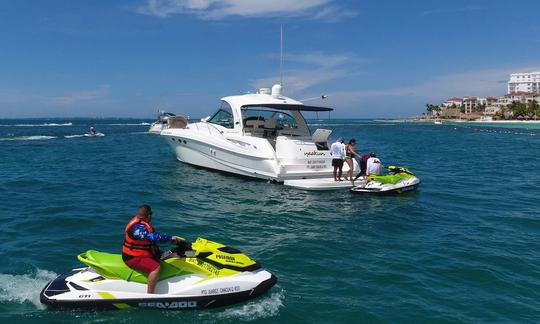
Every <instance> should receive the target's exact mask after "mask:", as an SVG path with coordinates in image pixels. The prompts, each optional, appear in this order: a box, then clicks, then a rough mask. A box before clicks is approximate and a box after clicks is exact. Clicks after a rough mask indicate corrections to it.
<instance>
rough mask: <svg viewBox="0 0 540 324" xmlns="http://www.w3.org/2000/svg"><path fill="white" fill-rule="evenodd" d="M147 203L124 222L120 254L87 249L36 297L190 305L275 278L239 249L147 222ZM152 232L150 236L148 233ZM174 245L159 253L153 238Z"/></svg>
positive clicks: (102, 304)
mask: <svg viewBox="0 0 540 324" xmlns="http://www.w3.org/2000/svg"><path fill="white" fill-rule="evenodd" d="M151 215H152V213H151V210H150V207H149V206H147V205H143V206H141V207H140V208H139V213H138V214H137V215H136V216H135V217H134V218H133V219H132V220H131V221H130V222H129V223H128V225H127V226H126V239H125V241H124V246H123V249H122V255H120V254H110V253H103V252H98V251H94V250H89V251H87V252H86V253H82V254H79V256H78V259H79V261H81V262H83V263H85V264H86V265H88V266H89V267H86V268H79V269H73V270H71V271H70V272H67V273H65V274H63V275H60V276H59V277H57V278H56V279H54V280H52V281H51V282H49V283H48V284H47V286H45V288H43V290H42V291H41V295H40V301H41V303H43V304H46V305H48V306H51V307H57V308H129V307H141V308H163V309H194V308H207V307H217V306H224V305H229V304H233V303H237V302H240V301H244V300H247V299H251V298H254V297H256V296H259V295H261V294H262V293H264V292H266V291H267V290H269V289H270V288H271V287H272V286H274V285H275V283H276V282H277V278H276V277H275V276H274V275H273V274H271V273H269V272H268V271H266V270H264V269H262V268H261V266H260V265H259V263H257V262H256V261H254V260H252V259H250V258H249V257H248V256H247V255H245V254H243V253H241V252H240V251H238V250H236V249H233V248H230V247H227V246H224V245H222V244H219V243H216V242H211V241H209V240H206V239H203V238H198V239H197V240H196V241H195V242H194V243H193V244H189V243H188V242H186V241H184V240H183V239H181V238H179V237H176V236H170V235H166V234H159V233H157V232H155V231H154V229H153V227H152V226H151V225H150V221H151ZM152 234H153V235H152ZM168 241H170V242H175V243H176V244H177V245H178V246H177V247H176V248H173V249H171V250H169V251H168V252H166V253H164V254H161V253H157V246H156V245H155V243H156V242H168Z"/></svg>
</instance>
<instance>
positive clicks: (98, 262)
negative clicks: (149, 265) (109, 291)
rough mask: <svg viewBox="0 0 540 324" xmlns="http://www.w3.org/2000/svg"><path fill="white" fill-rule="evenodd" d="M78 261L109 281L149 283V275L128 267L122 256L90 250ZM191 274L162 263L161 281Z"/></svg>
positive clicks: (79, 256)
mask: <svg viewBox="0 0 540 324" xmlns="http://www.w3.org/2000/svg"><path fill="white" fill-rule="evenodd" d="M77 259H79V261H81V262H83V263H85V264H87V265H88V266H90V267H91V268H92V269H94V271H96V272H97V273H99V274H100V275H102V276H103V277H105V278H107V279H119V280H126V281H133V282H138V283H144V284H145V283H147V275H146V274H145V273H142V272H139V271H137V270H133V269H131V268H130V267H128V266H127V265H126V264H125V263H124V261H123V260H122V256H121V255H120V254H112V253H105V252H99V251H95V250H88V251H86V252H85V253H81V254H79V255H78V256H77ZM189 273H190V272H189V271H185V270H183V269H179V268H177V267H175V266H173V265H171V264H169V263H167V262H161V272H160V275H159V280H164V279H167V278H171V277H174V276H182V275H186V274H189Z"/></svg>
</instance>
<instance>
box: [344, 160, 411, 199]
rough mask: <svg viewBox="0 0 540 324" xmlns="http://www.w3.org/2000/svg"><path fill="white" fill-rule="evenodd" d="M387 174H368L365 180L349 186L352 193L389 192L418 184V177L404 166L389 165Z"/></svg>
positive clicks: (399, 190)
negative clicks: (359, 183) (351, 186)
mask: <svg viewBox="0 0 540 324" xmlns="http://www.w3.org/2000/svg"><path fill="white" fill-rule="evenodd" d="M388 173H389V174H387V175H373V174H372V175H368V176H367V179H366V182H364V183H363V184H361V185H358V186H355V187H353V188H351V192H353V193H375V194H391V193H402V192H404V191H409V190H414V189H416V188H417V187H418V186H419V185H420V179H418V178H417V177H416V176H415V175H414V174H413V173H412V172H411V171H409V170H408V169H407V168H405V167H396V166H389V167H388Z"/></svg>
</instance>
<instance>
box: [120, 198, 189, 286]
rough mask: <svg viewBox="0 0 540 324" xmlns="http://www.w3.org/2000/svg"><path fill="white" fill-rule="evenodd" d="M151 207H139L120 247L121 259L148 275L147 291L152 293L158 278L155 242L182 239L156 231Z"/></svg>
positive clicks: (180, 240) (158, 267)
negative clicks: (152, 222)
mask: <svg viewBox="0 0 540 324" xmlns="http://www.w3.org/2000/svg"><path fill="white" fill-rule="evenodd" d="M151 221H152V209H151V208H150V206H148V205H142V206H140V207H139V210H138V212H137V215H135V216H134V217H133V218H132V219H131V221H129V223H128V224H127V226H126V229H125V237H124V245H123V247H122V260H124V263H125V264H126V265H127V266H128V267H130V268H132V269H134V270H138V271H141V272H144V273H146V274H147V275H148V287H147V292H148V293H149V294H153V293H154V291H155V289H156V284H157V282H158V279H159V271H160V266H159V258H160V256H161V253H160V252H159V248H158V246H157V243H166V242H174V243H180V242H183V241H184V239H182V238H180V237H178V236H172V235H168V234H163V233H158V232H156V231H154V227H153V226H152V225H151V224H150V223H151Z"/></svg>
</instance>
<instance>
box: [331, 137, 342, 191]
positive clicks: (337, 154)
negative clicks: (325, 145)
mask: <svg viewBox="0 0 540 324" xmlns="http://www.w3.org/2000/svg"><path fill="white" fill-rule="evenodd" d="M330 155H331V156H332V166H333V167H334V180H335V181H342V180H341V175H342V173H343V160H344V159H345V144H343V138H342V137H340V138H338V140H337V141H336V142H334V143H332V146H330Z"/></svg>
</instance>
